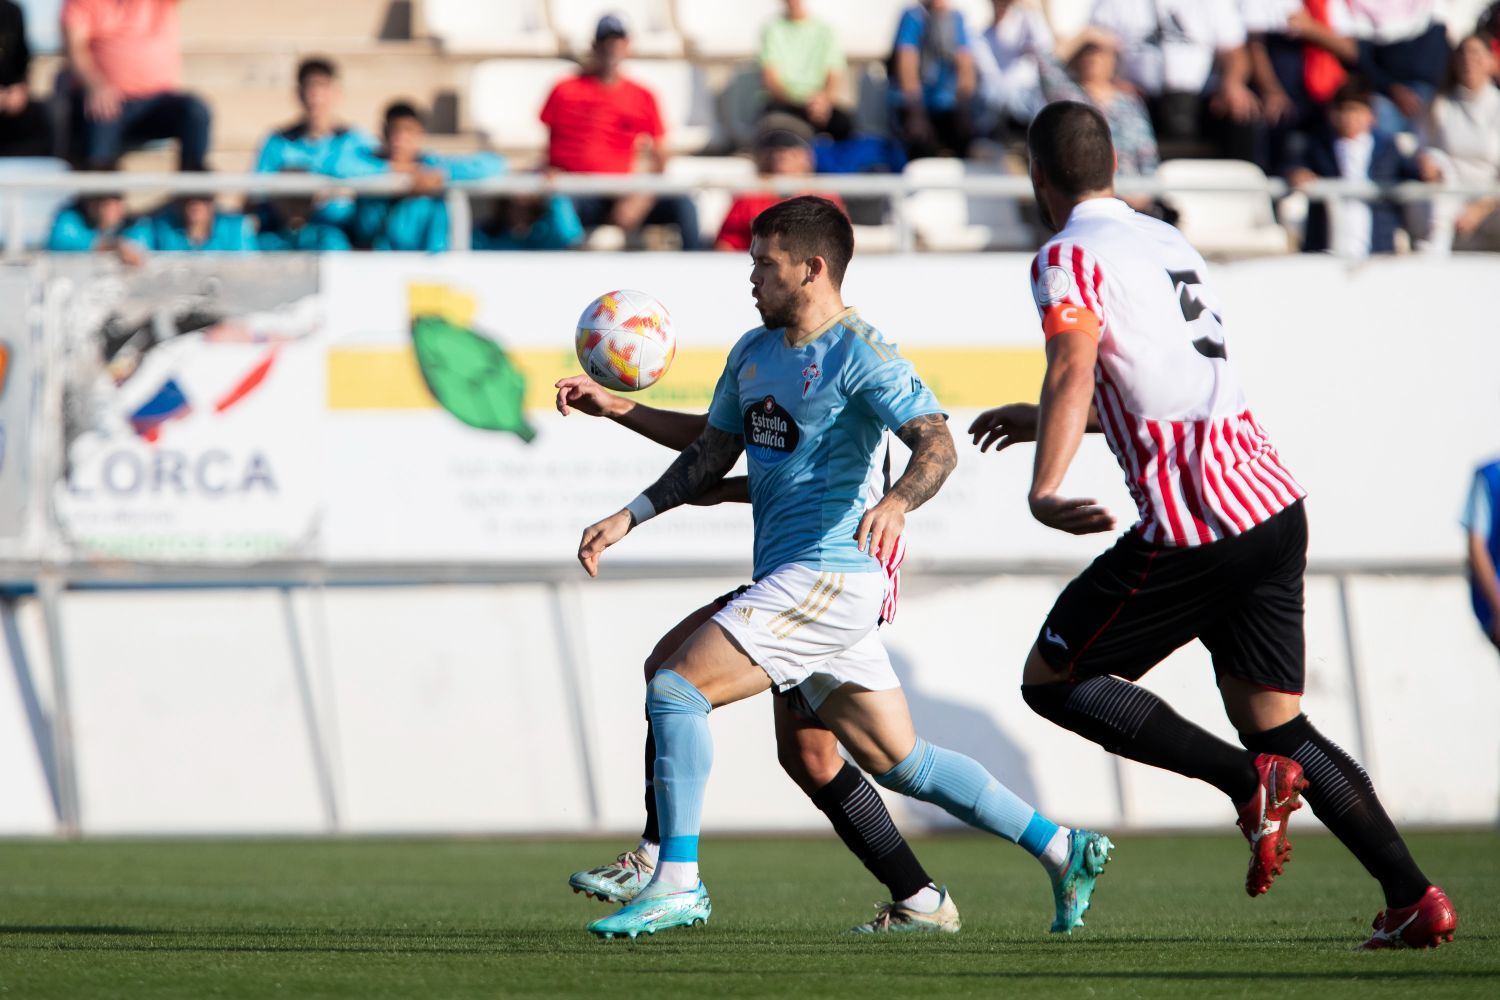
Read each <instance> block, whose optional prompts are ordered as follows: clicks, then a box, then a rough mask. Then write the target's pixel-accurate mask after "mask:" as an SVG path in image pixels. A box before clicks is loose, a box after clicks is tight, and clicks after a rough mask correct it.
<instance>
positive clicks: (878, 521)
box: [854, 413, 958, 559]
mask: <svg viewBox="0 0 1500 1000" xmlns="http://www.w3.org/2000/svg"><path fill="white" fill-rule="evenodd" d="M896 436H897V437H898V438H900V439H901V443H902V444H904V445H906V446H907V447H908V448H910V449H911V459H910V461H908V462H907V463H906V471H905V472H903V473H901V478H900V479H898V480H896V482H895V483H894V484H893V485H892V486H891V488H890V489H889V490H888V491H887V492H886V494H885V496H883V497H881V499H880V502H879V503H877V504H876V505H875V506H873V507H871V508H870V509H869V510H867V511H865V516H864V517H862V518H860V521H859V527H858V528H857V529H856V530H855V533H854V540H855V542H856V544H858V545H859V548H860V551H862V552H863V551H868V552H869V553H870V554H871V555H873V556H874V557H875V558H877V559H880V558H884V553H885V551H886V546H888V545H895V544H896V540H897V539H898V538H900V537H901V533H902V532H903V531H905V530H906V515H907V514H908V513H909V512H910V511H914V510H916V509H917V508H918V507H920V506H922V505H923V504H924V503H926V502H927V501H928V500H931V499H932V498H933V497H934V496H936V495H937V491H938V490H939V489H941V488H942V485H943V483H944V482H945V481H947V479H948V476H949V475H951V474H952V472H953V469H954V467H955V466H957V465H958V450H957V449H956V448H955V447H954V446H953V435H952V434H951V433H950V432H949V431H948V421H946V420H944V419H943V416H942V414H940V413H927V414H924V415H922V416H920V417H913V418H912V419H911V420H908V421H907V422H906V423H904V424H902V425H901V429H900V430H898V431H896ZM866 542H868V543H869V548H868V550H867V549H866V548H865V545H866Z"/></svg>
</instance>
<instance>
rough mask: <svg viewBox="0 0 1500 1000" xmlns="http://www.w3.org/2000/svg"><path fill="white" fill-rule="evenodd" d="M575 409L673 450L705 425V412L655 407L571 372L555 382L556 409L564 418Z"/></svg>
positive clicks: (694, 435)
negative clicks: (617, 393)
mask: <svg viewBox="0 0 1500 1000" xmlns="http://www.w3.org/2000/svg"><path fill="white" fill-rule="evenodd" d="M574 410H577V411H578V412H579V413H586V414H588V415H589V416H591V417H608V418H609V419H611V420H613V421H614V422H615V423H617V424H619V425H620V426H621V427H624V428H625V429H627V430H632V431H635V432H636V433H637V434H639V435H641V436H642V437H644V438H646V439H648V440H651V441H655V442H656V443H657V444H659V445H663V446H665V447H667V448H671V449H672V450H673V451H682V450H683V449H684V448H686V447H688V445H690V444H692V443H693V442H694V441H696V440H698V435H700V434H702V433H703V428H704V427H707V426H708V414H706V413H681V412H679V411H677V410H658V409H657V408H656V407H654V406H647V405H646V404H645V403H637V402H635V401H634V400H630V399H624V398H622V397H620V396H616V395H615V394H614V393H612V392H610V391H609V390H608V389H606V388H604V386H602V385H600V384H599V383H598V382H595V381H594V380H593V379H591V378H589V377H588V376H587V375H570V376H568V377H567V378H565V379H561V380H559V381H558V383H557V412H558V413H561V414H562V415H563V416H565V417H566V416H567V415H568V414H570V413H572V412H573V411H574Z"/></svg>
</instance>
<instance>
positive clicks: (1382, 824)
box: [1240, 715, 1431, 907]
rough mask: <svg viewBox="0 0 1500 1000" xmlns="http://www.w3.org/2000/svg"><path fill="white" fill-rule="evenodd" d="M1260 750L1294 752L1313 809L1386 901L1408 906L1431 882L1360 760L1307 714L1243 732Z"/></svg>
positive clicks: (1252, 746)
mask: <svg viewBox="0 0 1500 1000" xmlns="http://www.w3.org/2000/svg"><path fill="white" fill-rule="evenodd" d="M1240 741H1241V742H1243V743H1244V744H1245V746H1247V747H1249V748H1250V749H1251V750H1254V751H1255V752H1257V753H1274V754H1279V755H1281V756H1282V757H1290V758H1291V759H1292V760H1295V761H1296V762H1297V763H1299V764H1301V765H1302V774H1303V776H1304V777H1306V778H1307V782H1308V786H1307V791H1306V792H1304V793H1303V795H1304V796H1305V797H1306V799H1307V801H1308V804H1309V805H1311V806H1312V808H1313V812H1315V813H1317V816H1318V819H1320V820H1322V821H1323V825H1324V826H1326V827H1328V829H1329V830H1331V831H1333V835H1334V836H1335V837H1337V838H1339V840H1340V841H1342V842H1343V844H1344V846H1345V847H1347V848H1349V852H1350V853H1351V854H1353V855H1354V856H1355V857H1356V858H1358V859H1359V862H1360V864H1362V865H1364V866H1365V868H1366V870H1368V871H1369V873H1370V874H1371V875H1373V876H1375V879H1376V881H1378V882H1379V883H1380V888H1381V889H1382V890H1383V891H1384V892H1385V905H1386V906H1389V907H1401V906H1410V905H1411V904H1413V903H1415V902H1416V901H1417V900H1418V899H1420V898H1421V897H1422V893H1424V892H1426V891H1427V886H1428V885H1430V884H1431V883H1430V882H1429V881H1428V879H1427V876H1426V875H1424V874H1422V869H1420V868H1418V867H1417V863H1416V862H1415V861H1413V860H1412V856H1411V852H1410V851H1408V850H1407V849H1406V842H1405V841H1403V840H1402V839H1401V834H1399V833H1397V832H1396V824H1394V823H1392V822H1391V818H1390V817H1389V816H1387V815H1386V812H1385V809H1384V807H1382V806H1381V804H1380V799H1378V798H1376V797H1375V786H1374V785H1372V784H1370V776H1369V775H1368V774H1366V773H1365V769H1364V768H1362V767H1360V766H1359V763H1358V762H1357V761H1355V760H1354V758H1352V757H1350V756H1349V755H1348V754H1347V753H1345V752H1344V751H1343V750H1342V749H1340V748H1339V747H1338V745H1337V744H1335V743H1333V742H1332V741H1330V740H1329V739H1328V737H1326V736H1324V735H1323V734H1322V733H1320V732H1318V731H1317V730H1316V729H1314V728H1313V726H1312V723H1311V722H1308V721H1307V716H1305V715H1299V716H1297V717H1296V718H1295V719H1293V720H1292V721H1291V722H1288V723H1284V724H1283V725H1280V726H1277V727H1276V728H1275V729H1268V730H1266V731H1265V732H1263V733H1241V734H1240Z"/></svg>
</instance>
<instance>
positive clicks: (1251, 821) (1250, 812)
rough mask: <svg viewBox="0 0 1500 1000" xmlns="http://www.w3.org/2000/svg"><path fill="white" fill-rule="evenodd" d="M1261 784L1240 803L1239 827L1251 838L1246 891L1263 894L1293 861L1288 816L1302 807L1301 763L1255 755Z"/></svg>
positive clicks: (1271, 755)
mask: <svg viewBox="0 0 1500 1000" xmlns="http://www.w3.org/2000/svg"><path fill="white" fill-rule="evenodd" d="M1255 770H1256V772H1257V773H1259V775H1260V787H1259V788H1257V789H1256V790H1255V794H1254V795H1253V796H1251V798H1250V801H1249V802H1247V803H1245V804H1244V805H1242V806H1240V819H1239V827H1240V832H1241V833H1243V834H1244V835H1245V839H1246V840H1248V841H1250V871H1249V873H1248V874H1246V876H1245V891H1246V892H1248V893H1249V894H1250V895H1252V896H1260V895H1263V894H1264V893H1265V892H1266V890H1268V889H1270V888H1271V883H1272V882H1273V881H1275V879H1276V876H1277V875H1280V874H1281V871H1282V868H1283V867H1285V865H1286V863H1287V862H1288V861H1289V860H1291V856H1292V844H1291V841H1289V840H1287V839H1286V824H1287V818H1288V817H1290V816H1291V815H1292V813H1294V812H1296V811H1297V810H1298V809H1301V808H1302V800H1301V799H1299V798H1298V793H1300V792H1301V791H1302V789H1304V788H1306V787H1307V779H1306V778H1304V777H1302V765H1301V764H1298V763H1297V762H1296V761H1294V760H1292V759H1291V758H1289V757H1278V756H1277V755H1275V754H1269V753H1263V754H1261V755H1260V756H1258V757H1256V758H1255Z"/></svg>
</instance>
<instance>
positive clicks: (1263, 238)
mask: <svg viewBox="0 0 1500 1000" xmlns="http://www.w3.org/2000/svg"><path fill="white" fill-rule="evenodd" d="M1156 177H1157V180H1159V181H1161V182H1162V183H1163V184H1164V185H1166V186H1167V187H1168V190H1169V192H1170V193H1168V194H1164V195H1163V196H1162V201H1164V202H1166V203H1167V204H1168V205H1170V206H1171V207H1172V208H1174V209H1176V210H1177V212H1178V213H1179V215H1180V218H1179V219H1178V220H1177V228H1178V229H1180V230H1182V235H1183V236H1186V237H1187V239H1188V241H1189V242H1190V243H1192V244H1193V245H1194V246H1195V247H1197V248H1198V249H1199V251H1201V252H1203V253H1205V254H1271V253H1286V252H1287V251H1288V250H1289V249H1290V244H1289V240H1288V236H1287V231H1286V230H1285V229H1283V228H1282V227H1281V226H1279V225H1278V224H1277V223H1276V215H1275V212H1274V211H1273V209H1272V206H1271V196H1270V195H1269V194H1264V193H1260V194H1257V193H1254V192H1253V191H1244V192H1225V193H1220V192H1216V191H1203V192H1194V191H1181V192H1176V191H1170V189H1171V187H1172V186H1173V185H1176V184H1184V185H1186V184H1222V185H1224V186H1225V187H1233V186H1235V185H1239V186H1242V187H1245V188H1254V187H1260V186H1262V185H1264V184H1265V183H1266V175H1265V174H1264V173H1262V172H1261V169H1260V168H1259V167H1257V166H1256V165H1255V164H1253V163H1247V162H1245V161H1243V160H1166V161H1165V162H1163V163H1162V165H1161V166H1160V167H1158V168H1157V170H1156Z"/></svg>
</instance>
